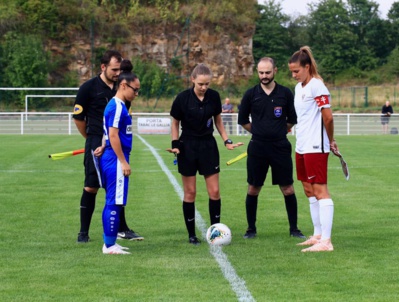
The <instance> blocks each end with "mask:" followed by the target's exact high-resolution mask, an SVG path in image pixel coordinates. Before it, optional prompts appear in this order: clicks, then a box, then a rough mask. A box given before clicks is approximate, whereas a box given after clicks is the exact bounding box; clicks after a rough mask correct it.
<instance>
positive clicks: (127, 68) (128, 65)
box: [120, 59, 133, 73]
mask: <svg viewBox="0 0 399 302" xmlns="http://www.w3.org/2000/svg"><path fill="white" fill-rule="evenodd" d="M120 68H121V72H124V73H126V72H132V70H133V64H132V62H130V60H126V59H123V60H122V62H121V67H120Z"/></svg>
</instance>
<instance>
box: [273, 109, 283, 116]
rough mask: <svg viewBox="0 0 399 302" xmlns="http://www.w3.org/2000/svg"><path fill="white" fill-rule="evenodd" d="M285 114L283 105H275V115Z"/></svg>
mask: <svg viewBox="0 0 399 302" xmlns="http://www.w3.org/2000/svg"><path fill="white" fill-rule="evenodd" d="M282 114H283V107H274V116H275V117H281V115H282Z"/></svg>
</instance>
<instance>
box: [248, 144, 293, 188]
mask: <svg viewBox="0 0 399 302" xmlns="http://www.w3.org/2000/svg"><path fill="white" fill-rule="evenodd" d="M247 152H248V158H247V182H248V184H250V185H252V186H256V187H261V186H263V184H264V182H265V180H266V176H267V173H268V170H269V167H271V169H272V184H273V185H279V186H287V185H292V184H293V183H294V179H293V177H292V173H293V165H292V153H291V152H292V147H291V143H290V142H289V141H288V139H283V140H279V141H275V142H260V141H254V140H251V141H250V142H249V145H248V151H247Z"/></svg>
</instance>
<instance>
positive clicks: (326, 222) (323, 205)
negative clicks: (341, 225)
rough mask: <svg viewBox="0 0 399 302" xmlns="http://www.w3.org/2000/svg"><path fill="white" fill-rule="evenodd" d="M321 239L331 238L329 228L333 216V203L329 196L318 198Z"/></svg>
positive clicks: (330, 227)
mask: <svg viewBox="0 0 399 302" xmlns="http://www.w3.org/2000/svg"><path fill="white" fill-rule="evenodd" d="M319 204H320V223H321V240H326V239H330V238H331V229H332V225H333V217H334V203H333V201H332V199H331V198H329V199H320V200H319Z"/></svg>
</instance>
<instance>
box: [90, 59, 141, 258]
mask: <svg viewBox="0 0 399 302" xmlns="http://www.w3.org/2000/svg"><path fill="white" fill-rule="evenodd" d="M132 69H133V66H132V64H131V62H130V61H129V60H123V61H122V63H121V73H120V75H119V78H118V82H117V87H118V90H117V93H116V95H115V97H114V98H112V99H111V101H110V102H109V103H108V105H107V107H106V108H105V111H104V125H103V127H104V141H105V142H104V143H105V144H103V146H102V147H100V148H101V149H102V150H96V152H95V155H99V154H101V153H102V156H101V158H100V167H101V179H102V185H103V187H104V188H105V192H106V193H105V207H104V210H103V215H102V220H103V229H104V235H103V238H104V246H103V253H104V254H130V253H129V252H127V251H126V250H127V249H128V248H125V247H122V246H120V245H119V244H117V243H116V239H117V235H118V227H119V213H120V211H121V209H122V207H123V206H125V205H126V201H127V195H128V187H129V176H130V174H131V168H130V164H129V156H130V151H131V149H132V142H133V132H132V119H131V117H130V115H129V111H128V109H127V108H126V105H125V103H126V102H132V101H133V100H134V99H135V97H136V96H137V95H138V93H139V89H140V81H139V79H138V78H137V76H136V75H135V74H134V73H132Z"/></svg>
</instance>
